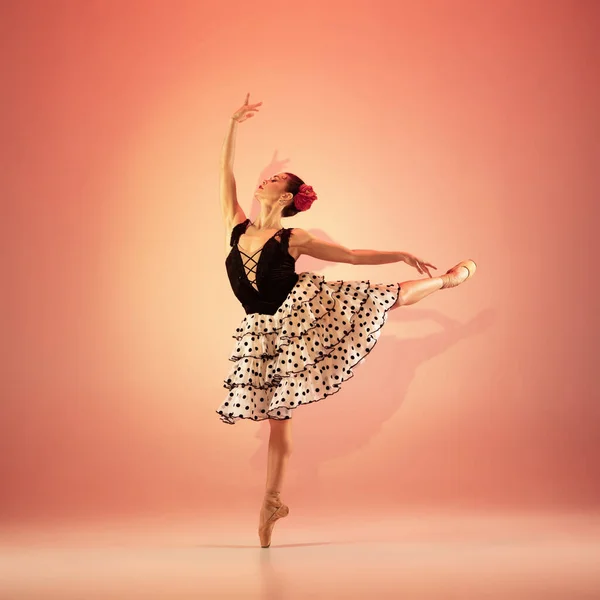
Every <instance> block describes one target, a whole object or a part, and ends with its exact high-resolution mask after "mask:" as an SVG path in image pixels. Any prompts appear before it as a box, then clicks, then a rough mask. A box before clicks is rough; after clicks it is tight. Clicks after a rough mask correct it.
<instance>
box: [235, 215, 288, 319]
mask: <svg viewBox="0 0 600 600" xmlns="http://www.w3.org/2000/svg"><path fill="white" fill-rule="evenodd" d="M249 223H250V219H246V220H245V221H244V222H243V223H238V224H237V225H236V226H235V227H234V228H233V230H232V232H231V240H230V245H231V251H230V252H229V254H228V255H227V258H226V259H225V267H226V268H227V275H228V277H229V283H230V284H231V289H232V290H233V293H234V294H235V296H236V298H237V299H238V300H239V301H240V302H241V303H242V306H243V307H244V310H245V311H246V314H250V313H261V314H266V315H274V314H275V313H276V312H277V309H278V308H279V307H280V306H281V305H282V304H283V301H284V300H285V299H286V298H287V296H288V294H289V293H290V291H291V290H292V288H293V287H294V286H295V285H296V283H297V281H298V279H299V276H298V274H297V273H296V261H295V260H294V258H293V257H292V256H291V255H290V254H289V252H288V245H289V240H290V234H291V233H292V230H291V229H286V228H285V227H284V228H283V229H280V230H279V231H278V232H277V233H275V234H274V235H273V236H271V237H270V238H269V239H268V240H267V242H266V243H265V244H264V245H263V247H262V248H259V249H258V250H257V251H256V252H255V253H254V254H253V255H252V256H250V255H248V254H247V253H246V251H245V250H244V249H243V248H240V246H239V239H240V236H241V235H242V234H243V233H244V232H245V231H246V228H247V227H248V225H249ZM278 238H279V239H278ZM257 254H258V258H257Z"/></svg>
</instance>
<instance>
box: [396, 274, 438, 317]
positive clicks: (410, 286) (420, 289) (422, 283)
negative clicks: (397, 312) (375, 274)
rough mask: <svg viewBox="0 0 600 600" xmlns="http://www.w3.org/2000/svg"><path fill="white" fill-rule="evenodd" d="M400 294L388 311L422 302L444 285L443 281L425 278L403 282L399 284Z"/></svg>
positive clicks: (436, 278) (435, 278)
mask: <svg viewBox="0 0 600 600" xmlns="http://www.w3.org/2000/svg"><path fill="white" fill-rule="evenodd" d="M399 285H400V294H399V295H398V300H396V303H395V304H394V305H393V306H392V308H391V309H390V310H394V309H395V308H398V307H399V306H408V305H410V304H415V302H419V300H423V298H426V297H427V296H429V295H430V294H433V292H437V291H438V290H439V289H441V288H442V285H444V280H443V279H442V278H441V277H426V278H425V279H414V280H411V281H403V282H401V283H400V284H399Z"/></svg>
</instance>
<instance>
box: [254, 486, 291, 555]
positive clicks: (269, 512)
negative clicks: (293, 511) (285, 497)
mask: <svg viewBox="0 0 600 600" xmlns="http://www.w3.org/2000/svg"><path fill="white" fill-rule="evenodd" d="M279 494H280V492H267V493H266V494H265V500H264V502H263V506H262V509H261V511H260V521H259V525H258V537H259V538H260V545H261V547H262V548H268V547H269V546H270V545H271V534H272V533H273V527H274V526H275V521H277V519H281V518H283V517H287V516H288V514H289V512H290V509H289V507H287V506H286V505H285V504H284V503H283V502H282V501H281V498H280V497H279Z"/></svg>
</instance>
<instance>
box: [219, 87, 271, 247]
mask: <svg viewBox="0 0 600 600" xmlns="http://www.w3.org/2000/svg"><path fill="white" fill-rule="evenodd" d="M249 99H250V94H248V95H247V96H246V101H245V102H244V104H243V106H242V107H241V108H239V109H238V110H237V111H236V112H235V113H234V114H233V116H232V117H231V119H230V120H229V128H228V130H227V136H226V137H225V141H224V142H223V148H222V151H221V160H220V169H219V173H220V175H219V190H220V198H221V213H222V216H223V222H224V224H225V237H226V240H225V242H226V245H228V244H229V237H230V235H231V230H232V229H233V228H234V227H235V226H236V225H237V224H238V223H242V222H243V221H245V220H246V213H244V210H243V209H242V207H241V206H240V204H239V202H238V199H237V191H236V184H235V177H234V175H233V159H234V157H235V136H236V133H237V126H238V123H242V122H243V121H245V120H246V119H248V118H250V117H252V116H254V112H252V111H257V110H258V108H257V107H258V106H259V105H260V104H262V102H259V103H258V104H248V101H249Z"/></svg>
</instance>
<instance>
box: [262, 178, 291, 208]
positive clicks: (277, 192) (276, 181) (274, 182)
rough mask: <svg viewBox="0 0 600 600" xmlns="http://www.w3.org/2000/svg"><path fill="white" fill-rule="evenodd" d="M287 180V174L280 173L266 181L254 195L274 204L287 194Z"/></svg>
mask: <svg viewBox="0 0 600 600" xmlns="http://www.w3.org/2000/svg"><path fill="white" fill-rule="evenodd" d="M287 179H288V176H287V174H286V173H278V174H277V175H273V177H270V178H269V179H265V180H264V181H263V182H262V183H261V184H260V185H259V186H258V189H257V190H256V192H255V193H254V196H255V198H256V199H257V200H266V201H267V202H269V203H270V204H274V203H275V202H277V201H278V200H279V198H280V197H281V195H282V194H286V193H287Z"/></svg>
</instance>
